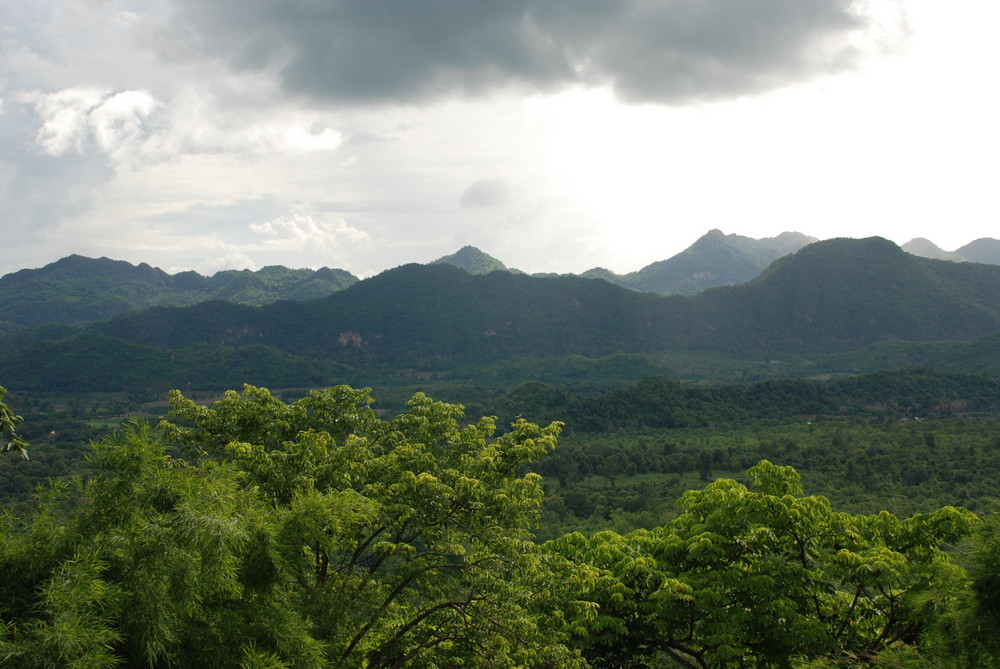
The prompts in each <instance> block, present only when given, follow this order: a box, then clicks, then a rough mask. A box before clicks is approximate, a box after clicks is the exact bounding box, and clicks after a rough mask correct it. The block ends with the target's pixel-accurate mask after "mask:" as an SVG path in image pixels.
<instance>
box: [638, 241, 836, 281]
mask: <svg viewBox="0 0 1000 669" xmlns="http://www.w3.org/2000/svg"><path fill="white" fill-rule="evenodd" d="M816 241H818V240H817V239H816V238H815V237H808V236H806V235H803V234H802V233H799V232H783V233H781V234H780V235H778V236H777V237H768V238H765V239H751V238H750V237H742V236H740V235H726V234H723V233H722V231H720V230H711V231H709V232H708V233H707V234H705V235H704V236H703V237H701V238H700V239H698V240H697V241H696V242H695V243H694V244H692V245H691V246H690V247H688V248H687V249H685V250H684V251H681V252H680V253H678V254H677V255H675V256H673V257H672V258H670V259H668V260H662V261H660V262H655V263H653V264H651V265H647V266H646V267H644V268H642V269H641V270H639V271H638V272H632V273H631V274H626V275H625V276H624V277H623V279H624V285H626V286H628V287H630V288H633V289H634V290H641V291H643V292H649V293H660V294H663V295H674V294H677V295H695V294H697V293H700V292H702V291H703V290H706V289H708V288H714V287H717V286H727V285H733V284H738V283H746V282H747V281H750V280H751V279H753V278H755V277H756V276H757V275H759V274H760V273H761V271H763V270H764V268H765V267H767V266H768V265H770V264H771V263H772V262H774V261H775V260H777V259H778V258H781V257H782V256H786V255H788V254H789V253H795V252H796V251H798V250H799V249H801V248H802V247H804V246H806V245H808V244H812V243H813V242H816Z"/></svg>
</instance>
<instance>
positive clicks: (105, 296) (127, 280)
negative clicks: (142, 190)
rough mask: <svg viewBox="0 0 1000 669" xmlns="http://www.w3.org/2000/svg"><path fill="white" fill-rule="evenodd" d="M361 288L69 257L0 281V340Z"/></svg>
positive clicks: (318, 276) (318, 279)
mask: <svg viewBox="0 0 1000 669" xmlns="http://www.w3.org/2000/svg"><path fill="white" fill-rule="evenodd" d="M357 281H358V277H356V276H354V275H353V274H350V273H349V272H345V271H344V270H340V269H329V268H326V267H324V268H322V269H319V270H309V269H288V268H287V267H280V266H269V267H264V268H263V269H261V270H258V271H256V272H252V271H250V270H227V271H222V272H218V273H216V274H215V275H213V276H210V277H206V276H202V275H200V274H198V273H196V272H181V273H179V274H168V273H166V272H164V271H163V270H161V269H157V268H155V267H150V266H149V265H147V264H146V263H142V264H140V265H138V266H136V265H132V264H131V263H128V262H125V261H122V260H110V259H108V258H99V259H92V258H85V257H83V256H79V255H71V256H67V257H66V258H63V259H61V260H58V261H56V262H54V263H51V264H49V265H46V266H45V267H42V268H40V269H24V270H21V271H19V272H13V273H11V274H7V275H4V276H3V277H0V333H3V332H10V331H12V330H16V329H18V328H20V327H30V326H36V325H42V324H46V323H64V324H75V325H80V324H85V323H92V322H95V321H99V320H103V319H105V318H111V317H114V316H119V315H121V314H125V313H130V312H133V311H138V310H141V309H145V308H147V307H151V306H162V305H173V306H184V305H191V304H197V303H199V302H206V301H209V300H224V301H227V302H234V303H236V304H248V305H261V304H268V303H270V302H275V301H277V300H279V299H286V300H308V299H313V298H316V297H322V296H324V295H329V294H330V293H332V292H336V291H338V290H342V289H343V288H346V287H348V286H350V285H352V284H354V283H356V282H357Z"/></svg>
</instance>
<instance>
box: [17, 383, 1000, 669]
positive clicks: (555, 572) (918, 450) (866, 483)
mask: <svg viewBox="0 0 1000 669" xmlns="http://www.w3.org/2000/svg"><path fill="white" fill-rule="evenodd" d="M913 376H914V378H913V379H896V381H897V386H898V387H899V388H901V389H906V388H910V389H911V391H912V390H913V389H914V388H917V387H919V386H920V385H921V384H920V383H919V382H918V381H919V380H920V377H921V376H923V377H925V378H924V379H923V386H924V390H923V392H924V395H920V394H919V393H915V391H914V393H913V394H911V395H905V393H904V392H898V393H897V394H898V395H899V396H900V397H909V399H910V400H911V401H914V402H921V401H927V402H932V401H936V400H937V399H940V397H946V396H950V395H953V394H954V393H955V392H956V391H957V389H958V388H959V385H960V384H959V381H960V379H957V378H954V377H946V378H945V379H943V380H939V381H940V383H939V385H938V386H936V387H935V388H934V389H933V390H932V389H930V388H931V386H932V385H933V384H930V383H929V382H928V379H927V378H926V377H927V374H926V373H914V374H913ZM967 381H968V382H969V383H970V386H969V388H967V389H966V390H965V392H964V393H962V394H964V395H967V396H968V397H970V398H978V399H975V400H974V401H980V402H983V405H982V406H981V407H977V408H978V409H980V410H979V411H977V412H970V411H968V410H967V409H968V407H967V406H960V405H958V404H955V405H953V406H951V408H950V409H948V410H946V411H945V410H943V408H942V407H940V406H939V407H938V412H937V414H935V415H934V416H933V417H932V418H927V419H924V420H917V417H907V418H908V420H905V422H899V419H897V418H896V417H895V414H894V413H892V412H890V413H889V414H887V415H883V416H882V417H881V418H879V417H877V415H876V414H877V413H878V412H880V411H883V410H882V409H879V408H869V412H870V413H868V414H865V413H864V412H862V413H861V414H858V415H854V416H846V417H845V416H841V417H837V418H833V417H822V416H816V419H817V420H816V421H815V422H814V421H809V422H806V421H800V420H796V421H795V423H794V424H790V423H788V422H787V421H786V422H781V421H779V420H777V416H776V415H772V414H770V413H769V412H767V411H756V410H754V409H748V410H747V411H746V412H744V413H743V414H741V415H735V416H729V415H728V412H726V411H723V412H722V414H720V415H719V416H715V417H713V418H712V419H711V420H713V421H717V422H718V424H717V425H715V429H711V430H710V429H709V428H707V427H703V426H702V427H700V426H695V427H669V426H649V425H643V424H642V420H636V419H635V418H634V417H633V418H632V419H628V418H627V417H626V416H625V415H624V414H623V415H622V419H623V420H625V421H626V422H627V426H622V427H621V428H620V429H618V430H617V431H611V432H609V431H607V430H603V431H593V430H590V429H589V428H588V426H587V425H586V424H584V425H580V426H578V427H577V428H575V429H572V430H570V429H566V434H565V435H564V436H562V437H561V436H560V434H561V433H562V432H563V430H564V426H563V425H561V424H560V423H559V422H552V423H549V424H548V425H547V426H542V425H539V424H537V423H535V422H529V421H527V420H525V419H524V418H517V419H514V420H513V421H512V422H511V423H510V424H509V425H508V426H506V427H504V428H503V429H498V424H497V422H496V421H495V420H494V419H491V418H482V419H479V420H476V421H472V420H470V419H469V418H467V417H466V415H465V412H464V410H463V407H461V406H459V405H454V404H447V403H443V402H437V401H434V400H432V399H430V398H428V397H427V396H425V395H423V394H417V395H415V396H414V397H412V398H411V400H410V401H409V403H408V405H407V407H406V408H405V410H404V411H402V412H401V413H399V414H398V415H396V416H395V417H392V418H383V417H380V416H379V415H378V414H377V413H376V412H375V411H374V410H373V408H372V403H373V400H372V397H371V395H370V393H369V391H367V390H355V389H352V388H350V387H347V386H339V387H333V388H329V389H326V390H321V391H312V392H309V393H307V394H306V395H305V396H303V397H301V398H300V399H297V400H294V401H290V402H285V401H283V400H281V399H279V398H278V397H276V396H275V395H273V394H272V393H271V392H269V391H267V390H265V389H263V388H257V387H253V386H247V387H245V388H244V391H243V392H242V393H237V392H232V391H231V392H227V393H225V394H224V396H222V397H221V399H218V400H217V401H214V402H210V403H208V404H207V405H206V404H205V403H203V402H202V403H199V402H196V401H194V400H192V399H191V398H188V397H186V396H185V395H183V394H182V393H180V392H173V393H171V395H170V408H169V412H168V414H167V415H166V417H165V420H163V421H161V422H160V423H159V424H155V425H154V424H152V423H151V422H149V421H148V420H144V419H140V418H136V419H131V420H129V421H128V422H127V423H126V424H125V425H124V426H123V427H121V428H120V429H118V430H115V431H114V432H113V433H111V434H109V435H108V436H105V437H101V438H98V439H96V440H95V441H94V443H93V445H92V446H91V447H90V448H89V449H88V450H89V455H88V458H87V461H86V468H85V469H84V470H80V471H78V472H77V474H78V476H76V477H71V478H68V479H66V478H64V479H60V480H55V481H53V482H52V483H50V484H47V485H44V486H42V487H41V488H40V489H39V490H38V491H37V493H36V497H35V502H34V503H32V504H26V505H24V504H13V505H9V506H8V508H9V509H10V510H11V511H10V512H9V513H8V514H7V515H5V516H4V519H3V523H2V525H0V532H2V535H3V540H2V541H0V569H2V573H3V574H4V577H3V579H0V589H2V590H3V592H2V595H0V601H3V602H5V604H4V606H3V609H2V611H0V616H2V620H3V626H2V627H0V657H2V658H3V659H4V664H5V666H12V667H37V666H112V665H115V664H120V665H124V666H140V665H141V666H191V667H195V666H197V667H229V666H234V667H235V666H239V667H309V666H316V667H318V666H355V667H394V666H426V667H432V666H434V667H446V666H449V667H450V666H454V667H458V666H483V667H526V666H538V667H587V666H590V667H642V666H685V667H699V668H703V669H704V668H707V667H736V666H751V665H752V666H762V667H786V666H799V667H832V666H859V665H868V666H882V667H896V666H926V667H956V668H957V667H970V666H994V665H995V664H996V658H998V657H1000V655H998V653H1000V647H998V646H997V641H996V640H997V639H998V638H1000V634H997V632H1000V602H998V601H997V599H996V592H997V587H996V586H997V583H998V581H1000V534H998V530H1000V521H998V519H997V515H996V511H995V507H993V506H991V503H990V498H989V494H990V491H994V490H995V489H996V488H995V485H996V482H995V481H994V480H992V479H991V478H990V477H991V476H995V472H997V471H998V467H997V464H998V462H997V460H996V459H997V457H1000V443H998V441H997V438H996V436H995V435H996V427H997V423H996V418H995V416H996V413H995V412H993V411H989V410H988V407H989V406H992V403H994V402H995V397H994V395H993V394H992V392H993V391H992V390H991V386H990V385H989V384H988V383H986V382H984V381H977V380H975V379H967ZM880 382H881V383H882V384H883V385H882V391H883V392H884V391H885V389H886V386H885V380H884V379H881V380H880V379H877V378H876V379H870V380H868V381H860V382H859V383H861V384H862V385H865V384H873V385H878V384H879V383H880ZM977 383H978V384H979V385H977ZM949 384H951V386H950V387H949ZM665 387H670V384H666V386H665ZM770 387H774V384H762V385H761V386H760V387H756V389H755V388H754V387H750V388H749V389H744V390H743V391H742V392H743V393H744V394H743V395H741V397H746V393H748V392H749V393H753V392H755V391H758V392H760V393H761V394H762V395H766V393H765V392H764V390H765V389H767V388H770ZM644 388H647V387H646V386H645V385H642V384H640V385H638V386H636V387H633V388H630V389H627V390H625V391H622V392H624V393H632V394H633V396H634V394H635V393H638V392H641V391H642V390H643V389H644ZM803 388H805V386H802V385H798V386H791V387H789V388H786V389H784V390H783V391H782V392H780V393H777V392H776V393H775V394H774V397H781V398H783V401H790V400H791V399H792V398H794V397H795V395H796V391H797V392H799V393H801V394H803V395H804V396H805V397H804V398H803V399H802V400H800V404H797V405H795V406H805V405H803V404H802V402H808V401H812V402H817V401H819V400H817V396H822V395H823V393H822V392H817V391H816V390H815V389H814V390H813V392H812V393H803V392H802V391H803ZM719 392H720V393H721V394H720V395H719V396H720V397H724V396H725V393H724V392H722V391H719ZM730 392H737V391H735V390H733V391H730ZM839 392H844V390H843V389H842V388H840V389H838V388H837V387H834V386H832V385H831V388H830V389H829V393H830V394H831V395H834V396H837V393H839ZM935 394H937V395H935ZM514 395H515V396H517V395H518V393H514ZM612 396H615V394H614V393H604V394H603V395H602V396H598V397H596V398H593V399H592V400H591V401H595V402H600V401H606V400H607V398H608V397H612ZM810 396H811V399H809V398H810ZM2 399H3V397H0V400H2ZM651 401H652V400H651ZM626 404H627V403H626ZM619 405H620V404H618V403H612V404H611V406H619ZM564 406H567V407H568V406H572V403H568V404H565V405H564ZM760 406H761V407H765V406H767V402H763V401H762V402H761V405H760ZM817 406H822V402H819V404H818V405H817ZM817 406H810V407H809V408H811V409H815V408H817ZM3 408H4V411H3V421H4V425H3V427H4V428H5V429H6V430H7V432H8V434H9V435H10V437H11V444H12V445H13V448H12V450H13V451H17V450H20V449H24V450H25V454H26V455H27V456H28V457H31V456H32V455H33V454H34V453H35V452H36V451H37V452H44V451H45V450H46V448H45V446H44V445H43V444H41V443H40V444H38V445H37V446H36V445H34V444H33V443H29V440H28V439H27V438H26V435H28V434H33V435H37V434H38V432H37V430H36V431H34V432H32V431H31V420H30V414H29V420H28V422H22V419H21V416H19V415H16V414H15V413H14V411H13V409H11V407H10V406H9V405H8V404H3ZM550 408H554V407H552V406H550ZM648 408H649V406H647V407H645V409H648ZM643 411H644V409H643V408H642V407H640V408H639V409H638V410H637V412H636V415H637V416H646V415H648V414H645V413H643ZM625 413H627V412H625ZM987 414H989V415H987ZM611 415H613V412H611V413H607V414H606V416H611ZM602 420H606V418H605V419H602ZM41 436H42V438H43V439H44V435H41ZM611 444H614V446H613V448H612V447H611ZM6 456H7V457H6V458H5V459H4V461H3V464H4V466H5V468H13V467H16V466H19V465H25V464H28V463H29V462H31V461H30V460H25V459H24V458H22V457H20V456H18V455H17V453H16V452H11V453H7V454H6ZM786 463H787V464H786ZM793 464H794V468H793V466H791V465H793ZM800 468H801V470H802V471H803V472H804V474H800V472H799V471H798V470H799V469H800ZM599 480H600V481H604V482H605V483H607V485H604V486H603V487H601V486H600V485H599V484H598V483H597V482H598V481H599ZM842 481H846V482H847V484H846V485H842V484H841V482H842ZM685 483H689V484H690V486H689V487H688V488H687V489H686V490H679V488H678V485H681V486H683V484H685ZM892 485H895V486H897V490H899V491H903V490H909V491H920V492H919V495H912V496H913V499H912V500H911V503H909V504H898V500H894V497H893V495H892V493H891V491H889V490H888V489H887V486H892ZM806 486H808V487H806ZM817 489H818V490H820V491H822V492H823V493H832V494H830V495H829V496H828V495H827V494H823V495H818V494H815V493H816V492H817ZM807 490H808V492H810V493H813V494H808V495H807V494H806V491H807ZM960 490H962V491H964V492H963V493H961V494H960ZM674 492H676V494H673V493H674ZM887 493H888V494H887ZM878 499H884V500H887V504H885V505H883V507H881V508H880V507H879V506H878V501H877V500H878ZM668 500H671V501H670V502H669V506H670V508H669V509H667V508H666V507H667V506H668ZM672 500H676V501H672ZM952 501H965V502H973V503H974V505H975V506H977V512H978V513H973V512H972V511H969V510H966V509H963V508H961V507H960V506H958V505H956V504H952V503H950V502H952ZM893 504H896V505H897V506H898V507H899V509H898V511H896V512H892V511H890V510H885V506H893ZM612 506H613V507H614V508H611V507H612ZM539 520H541V523H542V524H541V529H539ZM581 530H582V531H581Z"/></svg>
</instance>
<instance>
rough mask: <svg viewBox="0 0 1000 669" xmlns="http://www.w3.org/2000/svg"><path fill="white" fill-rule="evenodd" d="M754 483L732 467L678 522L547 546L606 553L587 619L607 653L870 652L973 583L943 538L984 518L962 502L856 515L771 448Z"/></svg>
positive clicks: (744, 657) (788, 656) (750, 659)
mask: <svg viewBox="0 0 1000 669" xmlns="http://www.w3.org/2000/svg"><path fill="white" fill-rule="evenodd" d="M747 476H748V478H749V479H750V481H751V484H752V488H748V487H746V486H744V485H742V484H740V483H738V482H736V481H733V480H728V479H718V480H716V481H715V482H713V483H710V484H708V485H707V486H706V487H705V488H704V489H703V490H692V491H689V492H688V493H686V494H685V495H684V496H683V498H682V499H681V502H680V506H681V507H682V509H683V513H682V515H681V516H679V517H678V518H677V519H676V520H674V521H672V522H671V523H669V524H668V525H666V526H663V527H660V528H656V529H654V530H637V531H635V532H632V533H630V534H627V535H624V536H622V535H618V534H615V533H613V532H600V533H597V534H595V535H594V536H592V537H589V538H588V537H584V536H583V535H581V534H578V533H576V534H569V535H566V536H563V537H561V538H559V539H557V540H555V541H552V542H549V543H548V544H547V545H546V549H547V550H549V551H554V552H556V553H559V554H560V555H563V556H565V557H567V558H568V559H570V560H571V561H573V562H575V563H578V564H582V565H588V566H592V567H595V568H596V569H597V570H599V573H600V576H599V577H597V578H596V579H594V580H593V581H592V582H591V583H590V584H589V588H588V593H587V594H586V595H584V596H583V598H584V599H589V600H590V601H592V602H594V603H595V605H596V606H595V607H594V608H592V609H589V610H587V611H586V615H584V616H583V617H581V618H580V619H578V620H577V621H576V622H575V623H574V624H576V625H577V626H578V627H579V628H580V629H579V630H578V637H579V638H580V639H581V641H580V646H581V648H582V649H583V652H584V655H585V656H586V657H587V659H588V660H589V661H590V662H591V664H592V665H593V666H595V667H623V666H625V667H628V666H648V665H657V664H663V663H664V662H667V661H671V662H674V663H676V664H678V665H680V666H685V667H693V668H699V669H707V668H708V667H720V666H721V667H726V666H751V665H753V666H762V667H785V666H790V664H791V662H792V660H793V659H800V660H801V659H804V658H815V657H824V656H828V657H831V658H834V659H837V660H844V661H849V662H850V663H854V664H858V663H861V662H864V661H867V660H870V659H872V658H873V657H874V656H875V655H876V654H877V653H878V652H879V651H881V650H882V649H884V648H886V647H888V646H890V645H892V644H894V643H896V642H900V641H910V642H912V641H914V640H915V639H916V638H917V636H918V635H919V633H920V632H921V631H922V625H923V620H924V617H925V616H924V609H926V608H927V607H934V606H938V605H941V603H942V601H943V600H946V599H947V598H948V597H950V596H951V593H954V592H956V591H957V590H959V589H960V587H961V584H962V581H963V576H964V573H963V572H962V570H961V569H959V568H958V567H956V566H955V565H953V564H952V563H951V562H950V560H949V558H948V556H947V555H946V554H945V553H944V552H943V551H942V550H940V548H939V547H940V546H941V544H942V543H943V542H955V541H957V540H958V539H960V538H961V537H963V536H966V535H968V534H970V533H971V532H972V530H973V528H974V526H975V524H976V522H977V518H976V517H975V516H974V515H973V514H972V513H970V512H968V511H964V510H960V509H955V508H951V507H947V508H943V509H940V510H939V511H936V512H934V513H931V514H921V515H917V516H914V517H912V518H907V519H900V518H897V517H895V516H893V515H891V514H889V513H887V512H883V513H880V514H877V515H874V516H852V515H848V514H843V513H836V512H834V511H832V510H831V509H830V505H829V502H828V501H827V500H826V498H824V497H815V496H814V497H803V496H801V492H802V489H801V484H800V481H799V477H798V474H797V473H796V472H795V471H794V470H793V469H791V468H790V467H778V466H775V465H773V464H771V463H770V462H767V461H762V462H761V463H759V464H758V465H757V466H755V467H753V468H751V469H750V470H749V471H748V472H747Z"/></svg>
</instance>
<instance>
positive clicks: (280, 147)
mask: <svg viewBox="0 0 1000 669" xmlns="http://www.w3.org/2000/svg"><path fill="white" fill-rule="evenodd" d="M998 24H1000V2H997V0H947V1H942V0H871V1H867V0H857V1H856V2H848V1H846V0H611V1H609V0H282V1H280V2H279V1H278V0H119V1H117V2H115V1H102V0H5V1H4V2H3V3H0V198H2V199H0V226H2V240H0V274H3V273H6V272H11V271H15V270H17V269H21V268H26V267H40V266H42V265H45V264H47V263H49V262H52V261H54V260H56V259H58V258H61V257H63V256H66V255H69V254H71V253H78V254H81V255H86V256H90V257H100V256H107V257H109V258H114V259H119V260H128V261H130V262H133V263H139V262H148V263H149V264H151V265H154V266H158V267H162V268H163V269H166V270H168V271H178V270H182V269H194V270H197V271H199V272H201V273H203V274H211V273H213V272H215V271H217V270H219V269H229V268H243V267H249V268H251V269H257V268H260V267H263V266H265V265H274V264H281V265H287V266H290V267H320V266H324V265H325V266H329V267H339V268H343V269H346V270H348V271H351V272H353V273H355V274H357V275H360V276H367V275H371V274H373V273H376V272H379V271H382V270H384V269H387V268H389V267H394V266H397V265H400V264H403V263H406V262H428V261H430V260H433V259H435V258H438V257H440V256H443V255H446V254H449V253H452V252H454V251H456V250H457V249H458V248H460V247H461V246H464V245H466V244H471V245H474V246H477V247H479V248H480V249H482V250H484V251H486V252H487V253H489V254H491V255H493V256H495V257H497V258H499V259H500V260H502V261H503V262H505V263H506V264H507V265H509V266H512V267H517V268H520V269H523V270H525V271H528V272H582V271H584V270H586V269H589V268H591V267H595V266H603V267H607V268H609V269H612V270H614V271H617V272H628V271H633V270H636V269H639V268H641V267H643V266H645V265H647V264H649V263H650V262H653V261H656V260H662V259H665V258H668V257H670V256H672V255H674V254H675V253H677V252H679V251H681V250H683V249H684V248H686V247H687V246H689V245H690V244H691V243H692V242H694V241H695V240H696V239H697V238H698V237H700V236H701V235H703V234H704V233H705V232H707V231H708V230H710V229H713V228H718V229H720V230H722V231H723V232H726V233H737V234H741V235H747V236H751V237H757V238H759V237H769V236H773V235H776V234H779V233H780V232H782V231H785V230H795V231H799V232H803V233H806V234H809V235H812V236H815V237H819V238H829V237H839V236H846V237H866V236H870V235H881V236H884V237H887V238H889V239H892V240H893V241H896V242H897V243H903V242H906V241H908V240H910V239H912V238H914V237H926V238H928V239H930V240H932V241H933V242H935V243H936V244H938V245H939V246H941V247H942V248H944V249H946V250H954V249H956V248H958V247H959V246H961V245H963V244H966V243H968V242H969V241H972V240H974V239H977V238H981V237H1000V225H998V224H1000V215H998V214H1000V204H998V198H997V193H998V190H1000V189H998V177H1000V168H998V164H997V155H998V153H1000V133H998V130H997V119H1000V94H998V93H997V83H996V82H997V75H996V66H997V64H998V63H1000V42H998V41H997V40H996V39H995V32H996V26H997V25H998Z"/></svg>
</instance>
